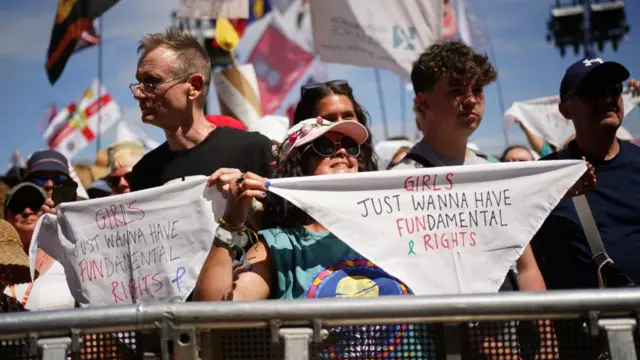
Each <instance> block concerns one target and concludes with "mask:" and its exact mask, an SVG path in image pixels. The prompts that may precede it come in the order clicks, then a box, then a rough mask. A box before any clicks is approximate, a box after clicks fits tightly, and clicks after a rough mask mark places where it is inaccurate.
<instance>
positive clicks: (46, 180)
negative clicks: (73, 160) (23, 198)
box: [24, 150, 69, 199]
mask: <svg viewBox="0 0 640 360" xmlns="http://www.w3.org/2000/svg"><path fill="white" fill-rule="evenodd" d="M67 180H69V163H68V161H67V158H66V157H65V156H64V155H62V154H61V153H59V152H57V151H55V150H42V151H36V152H34V153H33V154H32V155H31V157H29V160H27V169H26V172H25V176H24V181H28V182H31V183H33V184H35V185H38V186H40V187H41V188H42V189H44V192H45V194H46V195H47V198H48V199H51V196H52V194H53V188H54V186H56V185H61V184H63V183H64V182H66V181H67Z"/></svg>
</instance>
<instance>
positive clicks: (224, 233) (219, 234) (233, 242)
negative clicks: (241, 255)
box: [213, 226, 248, 250]
mask: <svg viewBox="0 0 640 360" xmlns="http://www.w3.org/2000/svg"><path fill="white" fill-rule="evenodd" d="M247 241H248V237H247V234H245V233H240V232H231V231H229V230H227V229H225V228H223V227H222V226H218V228H217V229H216V234H215V237H214V238H213V246H215V247H219V248H224V249H228V250H234V249H243V248H244V246H245V245H246V244H247Z"/></svg>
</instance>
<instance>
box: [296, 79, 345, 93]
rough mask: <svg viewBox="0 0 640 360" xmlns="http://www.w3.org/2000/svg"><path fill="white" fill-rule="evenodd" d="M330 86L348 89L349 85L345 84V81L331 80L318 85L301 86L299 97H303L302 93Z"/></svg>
mask: <svg viewBox="0 0 640 360" xmlns="http://www.w3.org/2000/svg"><path fill="white" fill-rule="evenodd" d="M332 85H333V86H345V87H347V88H349V83H348V82H347V80H331V81H327V82H320V83H313V84H307V85H302V87H300V95H301V96H302V95H304V93H305V92H307V91H309V90H314V89H319V88H321V87H324V86H332ZM349 89H350V88H349Z"/></svg>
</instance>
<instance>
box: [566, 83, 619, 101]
mask: <svg viewBox="0 0 640 360" xmlns="http://www.w3.org/2000/svg"><path fill="white" fill-rule="evenodd" d="M621 94H622V84H621V83H589V84H584V85H582V86H580V87H579V88H577V89H575V90H574V91H572V92H570V93H569V94H567V96H566V97H565V99H569V98H570V97H572V96H577V97H579V98H580V99H583V100H595V99H601V98H605V97H616V98H617V97H618V96H620V95H621Z"/></svg>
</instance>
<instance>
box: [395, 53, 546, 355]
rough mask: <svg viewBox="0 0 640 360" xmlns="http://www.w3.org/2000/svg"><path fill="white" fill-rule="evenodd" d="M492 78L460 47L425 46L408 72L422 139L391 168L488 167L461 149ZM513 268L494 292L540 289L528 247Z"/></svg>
mask: <svg viewBox="0 0 640 360" xmlns="http://www.w3.org/2000/svg"><path fill="white" fill-rule="evenodd" d="M497 77H498V73H497V71H496V69H495V68H494V67H493V65H492V64H491V62H489V59H488V57H487V56H486V55H483V54H479V53H477V52H476V51H475V50H474V49H472V48H471V47H469V46H467V45H465V44H464V43H461V42H455V41H452V42H441V43H437V44H434V45H432V46H430V47H429V48H428V49H427V50H426V51H425V52H424V53H423V54H421V55H420V57H419V58H418V60H417V61H416V62H415V63H414V64H413V69H412V70H411V82H412V83H413V89H414V91H415V93H416V97H415V99H414V100H413V103H414V107H413V108H414V111H415V113H416V125H417V126H418V129H419V130H420V131H421V132H422V134H423V138H422V140H421V141H420V142H418V143H417V144H416V145H414V146H413V148H412V149H411V150H410V151H409V153H408V154H407V155H406V156H405V158H404V159H403V160H402V161H401V162H400V163H399V164H397V165H396V166H395V167H393V169H411V168H422V167H436V166H455V165H466V164H483V163H488V161H487V160H485V159H483V158H481V157H479V156H477V155H476V154H475V153H473V152H472V151H468V150H467V141H468V140H469V137H470V136H471V134H473V132H474V131H475V130H476V129H477V128H478V126H479V125H480V122H481V121H482V116H483V115H484V87H485V86H487V85H489V84H490V83H492V82H494V81H495V80H496V79H497ZM514 268H515V270H516V271H514V270H509V273H508V274H507V276H506V279H505V281H504V283H503V285H502V287H501V289H500V291H513V290H518V289H520V290H533V291H544V290H546V287H545V283H544V280H543V278H542V275H541V274H540V270H539V269H538V265H537V264H536V260H535V257H534V256H533V253H532V251H531V248H530V247H529V246H527V247H526V249H525V251H524V253H523V254H522V256H521V257H520V259H518V261H517V262H516V264H514ZM499 328H500V327H498V329H499ZM474 330H475V331H477V332H479V334H481V335H483V338H484V337H486V339H487V341H489V340H488V339H490V340H491V341H500V339H501V338H502V335H503V334H501V330H497V331H496V330H493V331H488V330H489V329H486V328H483V327H479V328H475V329H474ZM504 330H505V331H508V329H504ZM477 345H479V344H477ZM483 346H484V345H480V347H483ZM484 350H486V349H476V351H480V352H483V351H484ZM510 350H516V351H517V349H510Z"/></svg>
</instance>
